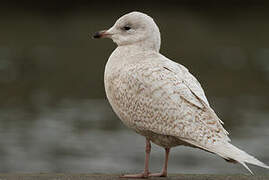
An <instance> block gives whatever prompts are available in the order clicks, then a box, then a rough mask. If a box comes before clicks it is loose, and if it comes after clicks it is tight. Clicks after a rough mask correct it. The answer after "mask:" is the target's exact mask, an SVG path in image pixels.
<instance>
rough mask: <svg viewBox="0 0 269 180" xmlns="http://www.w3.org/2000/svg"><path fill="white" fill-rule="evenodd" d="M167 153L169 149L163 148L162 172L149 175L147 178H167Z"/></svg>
mask: <svg viewBox="0 0 269 180" xmlns="http://www.w3.org/2000/svg"><path fill="white" fill-rule="evenodd" d="M169 152H170V148H165V161H164V166H163V170H162V172H160V173H153V174H149V176H155V177H166V176H167V166H168V157H169Z"/></svg>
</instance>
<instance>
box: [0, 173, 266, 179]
mask: <svg viewBox="0 0 269 180" xmlns="http://www.w3.org/2000/svg"><path fill="white" fill-rule="evenodd" d="M114 179H123V180H124V179H126V178H119V175H117V174H51V173H40V174H16V173H14V174H13V173H8V174H0V180H114ZM149 179H151V180H154V179H160V180H269V175H263V176H259V175H255V176H252V175H211V174H210V175H208V174H195V175H192V174H172V175H169V177H167V178H163V177H156V178H155V177H154V178H153V177H151V178H149Z"/></svg>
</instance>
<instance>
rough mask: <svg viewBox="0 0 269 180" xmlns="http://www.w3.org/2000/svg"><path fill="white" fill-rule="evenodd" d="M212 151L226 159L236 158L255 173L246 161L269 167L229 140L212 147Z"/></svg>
mask: <svg viewBox="0 0 269 180" xmlns="http://www.w3.org/2000/svg"><path fill="white" fill-rule="evenodd" d="M212 150H213V151H212ZM211 152H214V153H216V154H218V155H220V156H221V157H223V158H224V159H227V160H235V161H237V162H239V163H241V164H242V165H243V166H244V167H245V168H246V169H247V170H248V171H249V172H250V173H251V174H253V172H252V171H251V170H250V169H249V168H248V166H247V165H246V163H249V164H254V165H256V166H260V167H263V168H267V169H269V166H267V165H266V164H264V163H263V162H261V161H259V160H258V159H256V158H255V157H253V156H251V155H249V154H247V153H246V152H244V151H242V150H240V149H239V148H237V147H235V146H234V145H232V144H230V143H228V142H227V143H222V144H219V145H217V146H214V147H212V149H211Z"/></svg>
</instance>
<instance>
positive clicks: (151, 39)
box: [93, 12, 161, 51]
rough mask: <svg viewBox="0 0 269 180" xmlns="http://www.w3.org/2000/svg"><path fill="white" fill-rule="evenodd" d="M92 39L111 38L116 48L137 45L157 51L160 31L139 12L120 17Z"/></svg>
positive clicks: (152, 21)
mask: <svg viewBox="0 0 269 180" xmlns="http://www.w3.org/2000/svg"><path fill="white" fill-rule="evenodd" d="M93 37H94V38H111V39H112V40H113V41H114V42H115V43H116V44H117V45H118V46H125V45H132V44H137V45H138V46H141V47H142V48H144V49H151V50H155V51H159V49H160V44H161V38H160V31H159V28H158V26H157V25H156V23H155V22H154V20H153V19H152V18H151V17H150V16H148V15H146V14H144V13H141V12H131V13H128V14H125V15H123V16H122V17H120V18H119V19H118V20H117V21H116V23H115V24H114V25H113V26H112V27H111V28H110V29H108V30H103V31H99V32H97V33H95V35H94V36H93Z"/></svg>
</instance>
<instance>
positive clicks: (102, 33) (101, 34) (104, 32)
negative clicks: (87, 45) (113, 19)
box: [92, 30, 106, 39]
mask: <svg viewBox="0 0 269 180" xmlns="http://www.w3.org/2000/svg"><path fill="white" fill-rule="evenodd" d="M105 36H106V30H103V31H98V32H96V33H95V34H94V35H93V36H92V37H93V38H95V39H99V38H103V37H105Z"/></svg>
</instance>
